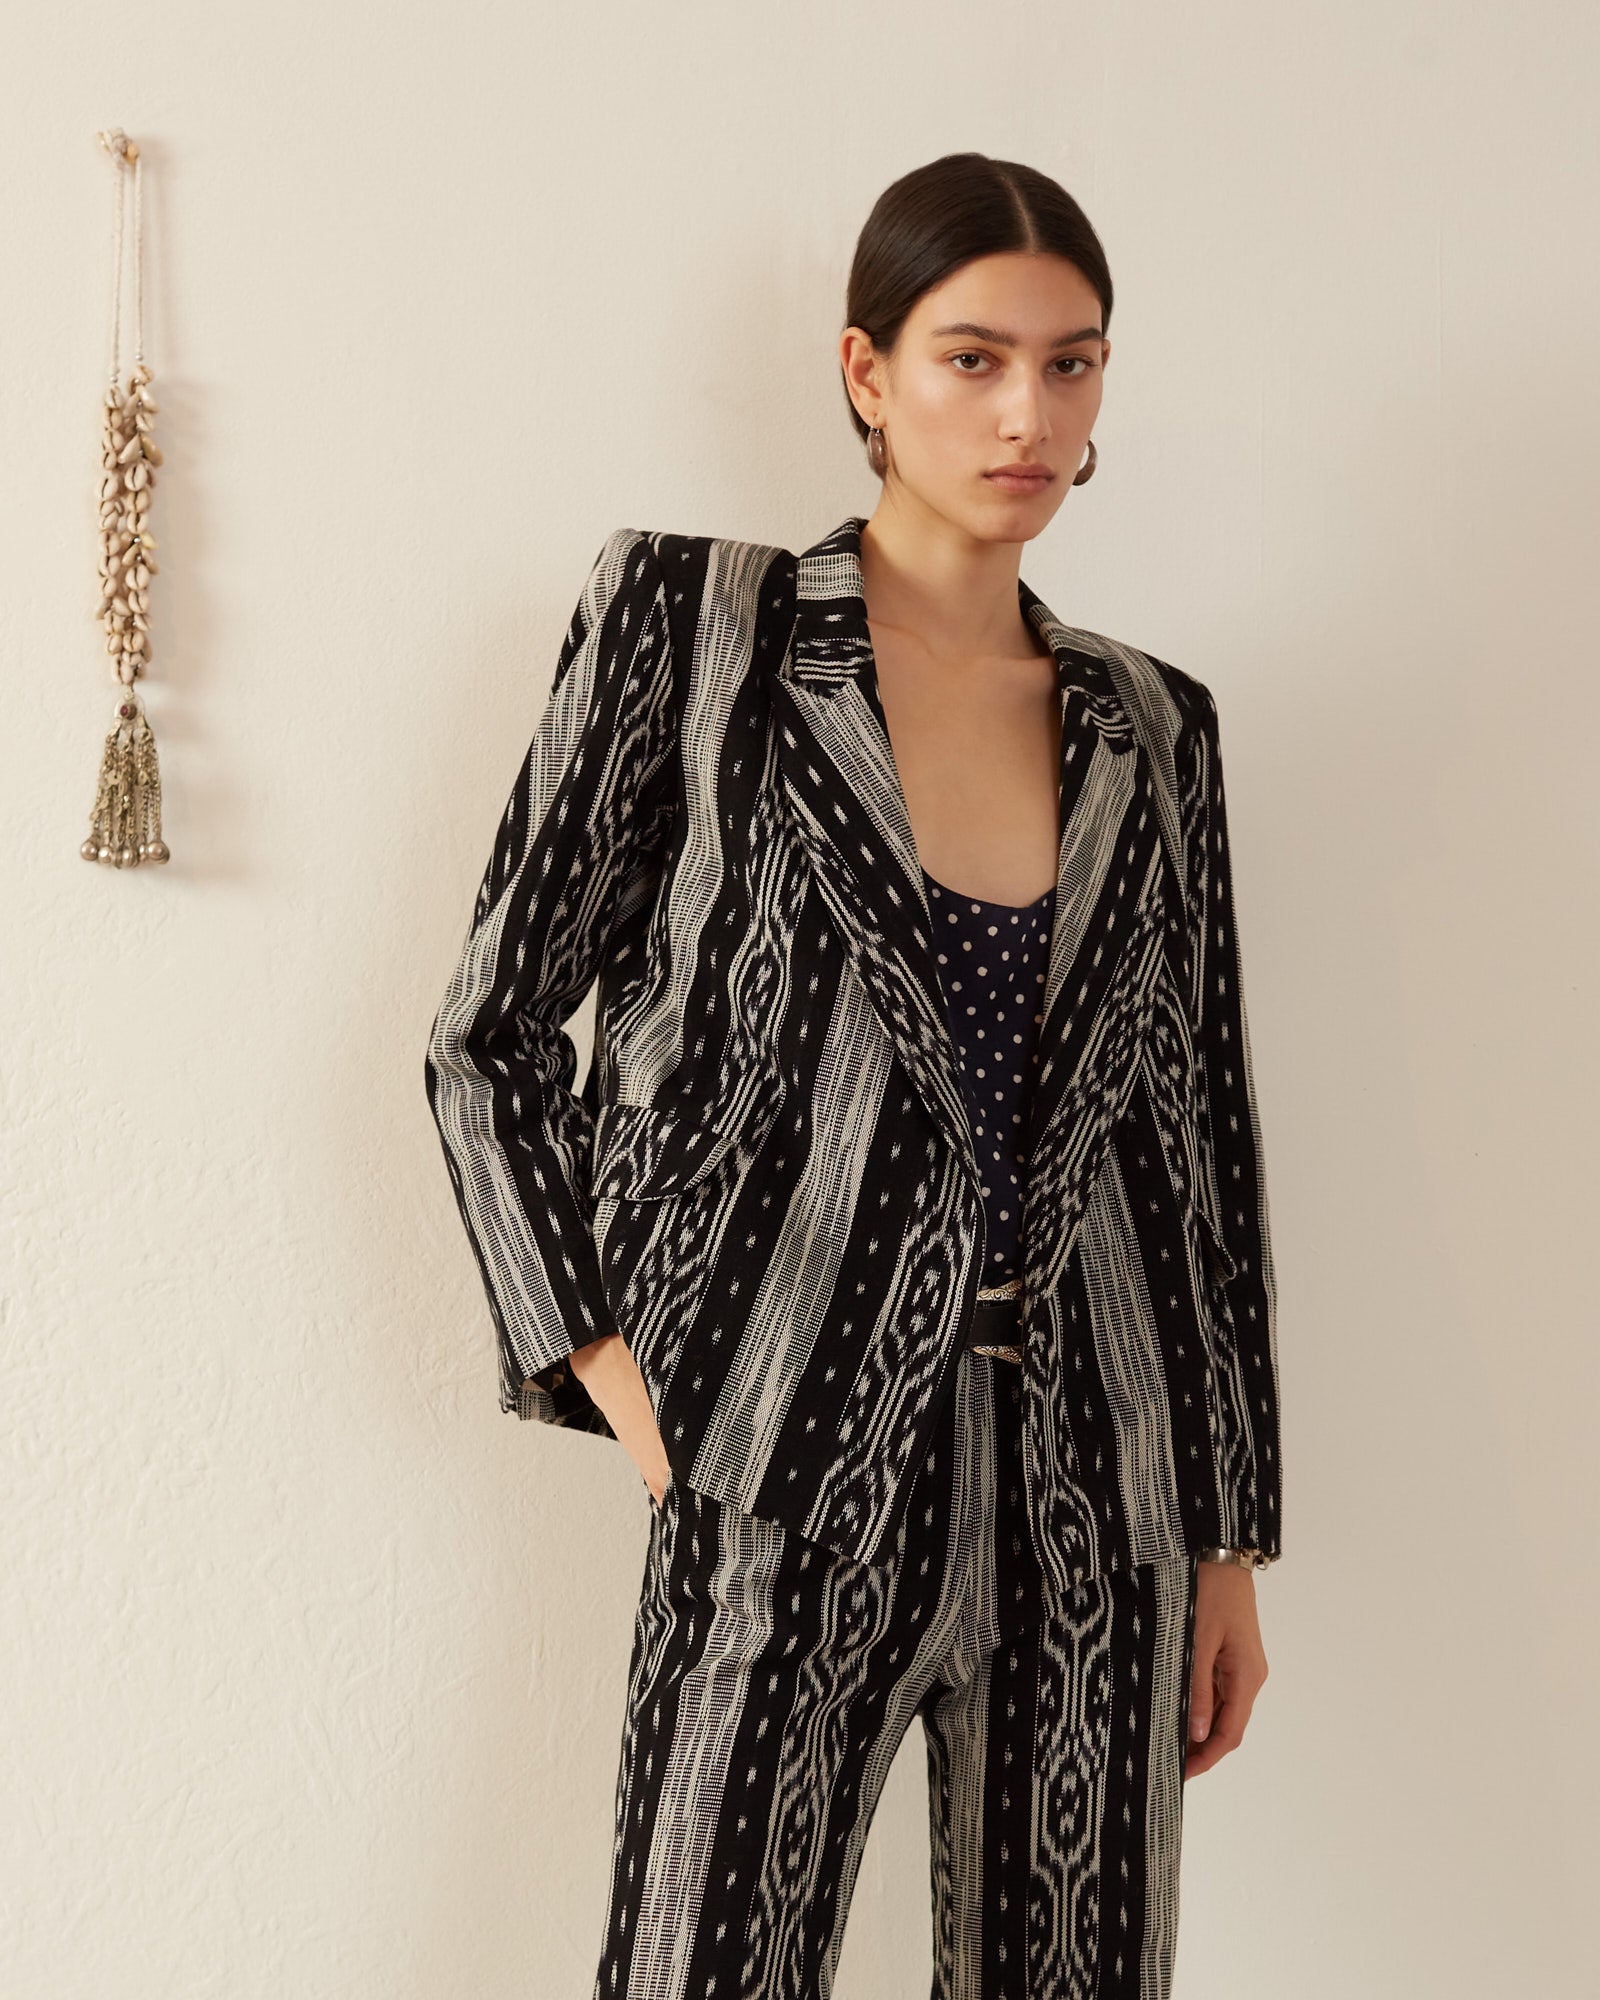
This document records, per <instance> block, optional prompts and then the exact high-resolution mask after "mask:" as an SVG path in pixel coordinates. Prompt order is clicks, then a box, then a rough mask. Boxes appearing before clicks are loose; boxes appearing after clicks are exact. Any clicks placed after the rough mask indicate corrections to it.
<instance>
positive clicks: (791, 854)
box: [426, 516, 1282, 1586]
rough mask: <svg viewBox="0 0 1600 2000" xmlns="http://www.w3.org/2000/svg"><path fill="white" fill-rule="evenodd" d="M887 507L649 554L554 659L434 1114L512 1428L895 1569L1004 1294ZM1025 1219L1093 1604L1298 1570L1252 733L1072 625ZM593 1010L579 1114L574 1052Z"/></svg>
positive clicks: (659, 545) (1052, 1469)
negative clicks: (1199, 1561) (1252, 1560)
mask: <svg viewBox="0 0 1600 2000" xmlns="http://www.w3.org/2000/svg"><path fill="white" fill-rule="evenodd" d="M863 523H864V517H861V516H851V517H849V518H848V519H846V520H845V521H843V522H842V523H841V524H840V525H839V526H838V527H837V528H835V529H834V530H833V531H832V532H831V533H830V534H828V535H826V536H825V537H824V538H823V539H822V540H821V541H819V542H817V543H816V544H814V545H813V546H812V547H811V548H809V549H807V550H805V551H804V552H803V553H802V554H800V555H798V556H796V555H794V554H792V553H791V552H790V551H788V550H787V549H781V548H774V547H769V546H766V545H764V544H760V543H755V542H745V541H735V540H728V539H723V538H720V537H713V536H704V535H680V534H671V533H666V532H657V531H644V530H638V529H632V528H618V529H617V530H616V531H615V532H614V533H613V534H612V535H610V536H609V537H608V539H607V541H606V543H605V545H604V547H603V548H602V549H601V551H600V554H599V557H598V559H597V561H596V562H595V565H594V568H593V571H592V573H591V574H590V576H589V579H588V581H587V583H586V584H585V585H584V589H583V594H582V597H581V599H580V600H579V603H578V605H577V608H576V610H575V611H574V613H573V617H572V622H571V625H570V627H569V628H568V631H567V635H566V638H565V641H564V642H563V645H562V648H561V653H560V658H559V661H558V664H557V669H556V679H555V685H554V688H553V690H552V692H551V695H550V697H549V700H548V703H547V705H546V707H545V709H544V713H543V716H542V718H541V720H540V721H539V724H538V727H537V729H536V731H535V733H534V736H533V741H532V744H531V746H530V747H529V749H528V752H527V755H526V757H525V759H524V761H523V764H522V767H521V771H520V773H519V775H518V777H517V780H516V783H515V786H514V788H513V790H512V793H511V797H510V800H509V802H508V804H507V806H506V809H505V813H504V816H503V817H502V819H501V821H500V825H499V830H498V833H497V835H496V838H495V842H494V847H493V852H492V853H491V855H490V857H489V863H488V867H487V870H486V871H485V874H484V877H483V881H482V885H481V887H480V889H479V891H478V896H477V902H476V907H475V909H474V911H473V915H472V920H471V925H470V928H469V932H468V935H467V938H466V942H465V946H464V949H463V950H462V953H461V956H460V960H459V963H458V964H457V966H456V968H455V970H454V972H453V974H452V975H451V977H450V981H449V984H448V987H447V988H446V991H445V994H444V998H443V1001H442V1003H441V1005H440V1007H439V1009H438V1013H437V1016H436V1018H435V1020H434V1022H433V1026H432V1029H431V1032H430V1035H429V1040H428V1046H427V1058H426V1079H427V1090H428V1096H429V1100H430V1103H431V1106H432V1110H433V1114H434V1118H435V1122H436V1124H437V1127H438V1131H439V1134H440V1138H441V1141H442V1144H443V1148H444V1155H445V1161H446V1164H447V1166H448V1169H449V1173H450V1178H451V1182H452V1185H453V1187H454V1190H455V1195H456V1199H457V1202H458V1204H459V1207H460V1211H461V1216H462V1219H463V1221H464V1223H465V1225H466V1230H467V1234H468V1237H469V1238H470V1241H471V1244H472V1247H473V1250H474V1253H475V1255H476V1258H477V1262H478V1266H479V1269H480V1272H481V1275H482V1279H483V1283H484V1286H485V1289H486V1291H487V1294H488V1300H489V1306H490V1310H491V1313H492V1316H493V1319H494V1323H495V1327H496V1331H497V1337H498V1350H499V1361H500V1405H501V1408H502V1409H503V1410H504V1411H507V1412H514V1413H515V1414H516V1415H517V1416H519V1417H522V1418H532V1419H538V1420H539V1421H541V1422H544V1423H549V1424H561V1425H566V1426H568V1427H570V1428H573V1429H577V1430H582V1431H588V1432H592V1433H595V1434H598V1435H600V1436H605V1437H610V1436H612V1435H613V1433H612V1431H611V1428H610V1426H609V1425H608V1424H607V1422H606V1420H605V1418H604V1416H603V1414H602V1413H601V1411H600V1410H599V1408H598V1407H597V1406H596V1405H595V1404H594V1403H592V1402H591V1401H590V1399H589V1397H588V1396H587V1394H586V1392H585V1391H584V1389H583V1387H582V1386H581V1384H580V1383H579V1382H578V1380H577V1378H576V1376H574V1374H573V1373H572V1371H571V1368H570V1366H569V1365H568V1361H567V1357H568V1356H569V1355H570V1353H571V1351H572V1350H573V1349H574V1348H575V1347H578V1346H580V1345H582V1344H584V1343H585V1342H587V1341H590V1340H594V1339H596V1338H598V1337H600V1336H601V1335H603V1334H607V1333H612V1332H620V1333H621V1334H622V1335H623V1337H624V1339H625V1340H626V1342H627V1345H628V1348H629V1350H630V1352H631V1353H632V1355H633V1357H634V1359H635V1361H636V1362H637V1364H638V1366H639V1369H640V1372H641V1374H642V1375H643V1377H644V1380H645V1383H646V1386H647V1387H648V1390H649V1393H650V1397H651V1401H652V1405H653V1408H654V1410H655V1414H656V1418H657V1421H658V1423H659V1425H660V1428H661V1433H662V1437H663V1439H664V1441H665V1444H666V1448H667V1457H668V1461H669V1463H670V1465H671V1468H672V1474H673V1477H674V1478H675V1479H676V1480H677V1481H678V1482H679V1483H681V1484H683V1485H687V1486H691V1487H694V1488H696V1489H698V1490H700V1491H702V1492H704V1493H707V1494H710V1495H713V1496H715V1497H716V1498H718V1499H721V1500H727V1501H731V1502H732V1503H734V1504H735V1505H736V1506H738V1507H739V1508H741V1509H743V1510H745V1511H747V1512H749V1513H752V1514H755V1515H759V1516H764V1517H766V1518H768V1519H770V1520H773V1521H776V1522H778V1523H779V1524H780V1525H782V1526H783V1527H785V1528H787V1529H791V1530H793V1531H796V1532H798V1533H799V1534H800V1535H802V1536H804V1537H808V1538H811V1539H814V1540H816V1541H818V1542H820V1543H822V1544H824V1545H826V1546H827V1547H828V1548H830V1549H833V1550H835V1551H837V1552H839V1553H841V1554H843V1555H846V1556H848V1557H851V1558H853V1559H856V1560H859V1561H861V1562H864V1563H871V1562H873V1561H874V1560H878V1561H886V1560H887V1559H888V1555H889V1553H890V1551H891V1550H892V1547H893V1542H894V1536H895V1531H896V1527H897V1524H898V1521H899V1517H900V1512H901V1509H902V1505H903V1503H904V1501H905V1498H906V1495H907V1491H908V1488H909V1485H910V1482H911V1479H912V1477H913V1475H914V1473H915V1472H916V1469H917V1467H918V1466H919V1464H920V1463H921V1461H922V1459H923V1457H924V1455H925V1453H926V1449H927V1444H928V1440H929V1435H930V1432H931V1431H932V1429H933V1426H934V1424H935V1422H936V1420H937V1418H938V1416H939V1414H940V1410H941V1407H942V1405H943V1403H944V1400H945V1398H946V1396H947V1395H948V1394H949V1393H950V1390H951V1388H952V1386H953V1382H954V1376H955V1370H956V1366H957V1363H958V1361H959V1360H960V1358H961V1353H962V1348H963V1345H964V1342H965V1339H966V1337H967V1332H968V1326H969V1320H970V1316H971V1314H972V1311H973V1307H974V1300H975V1296H976V1292H977V1288H978V1286H979V1284H980V1282H981V1281H982V1273H983V1270H984V1261H985V1242H984V1236H985V1220H984V1204H983V1197H982V1192H981V1189H982V1182H981V1179H980V1169H979V1163H978V1158H977V1155H976V1152H975V1148H974V1141H973V1134H972V1131H971V1128H970V1125H969V1122H968V1117H967V1112H966V1109H965V1104H964V1100H963V1095H962V1090H961V1084H960V1076H959V1067H958V1065H959V1057H958V1055H957V1052H956V1049H955V1046H954V1044H953V1042H952V1039H951V1036H950V1033H949V1029H948V1026H947V1023H946V1019H945V1016H944V1012H943V1008H942V1004H941V989H940V985H939V972H938V966H937V959H936V955H935V946H934V943H933V938H932V926H931V922H930V918H929V913H928V905H927V901H926V896H925V892H924V889H923V885H922V876H921V863H920V860H919V857H918V854H917V851H916V847H915V843H914V841H913V837H912V829H911V824H910V820H909V817H908V815H907V810H906V804H905V798H904V794H903V792H902V789H901V785H900V781H899V778H898V775H897V772H896V768H895V763H894V757H893V752H892V750H891V747H890V742H889V736H888V730H887V725H886V723H885V719H884V712H883V708H882V705H881V701H880V697H879V690H878V685H877V677H876V669H875V666H874V661H873V653H872V647H871V643H870V639H869V635H868V628H867V621H866V605H865V599H864V596H863V590H862V574H861V561H860V550H861V542H860V534H861V528H862V526H863ZM1018 592H1019V598H1020V603H1021V607H1022V609H1023V611H1024V613H1025V614H1026V616H1028V617H1029V618H1030V619H1031V620H1032V621H1033V623H1034V624H1035V626H1037V628H1038V630H1039V631H1040V632H1041V633H1042V634H1043V636H1044V638H1045V639H1046V641H1047V642H1048V644H1049V646H1050V647H1051V649H1052V651H1053V652H1054V654H1055V657H1056V661H1057V665H1058V669H1059V675H1060V693H1061V720H1062V729H1061V839H1060V865H1059V870H1058V876H1057V888H1056V897H1055V903H1054V906H1053V931H1052V937H1051V944H1050V956H1049V967H1048V973H1047V979H1046V986H1045V997H1044V1019H1043V1024H1042V1026H1041V1029H1040V1036H1041V1048H1040V1060H1039V1067H1038V1069H1037V1071H1036V1072H1035V1077H1036V1081H1035V1085H1034V1091H1033V1098H1032V1104H1031V1122H1030V1125H1029V1129H1028V1139H1027V1153H1026V1162H1025V1186H1024V1191H1023V1210H1022V1217H1023V1221H1022V1248H1021V1253H1020V1255H1021V1265H1020V1270H1021V1275H1022V1278H1023V1283H1024V1328H1025V1342H1024V1346H1025V1360H1024V1364H1023V1371H1022V1382H1023V1388H1024V1408H1025V1455H1024V1465H1025V1476H1026V1484H1027V1493H1026V1501H1027V1510H1028V1518H1029V1521H1030V1524H1031V1528H1032V1532H1033V1535H1034V1538H1035V1540H1036V1543H1037V1548H1038V1554H1039V1558H1040V1561H1041V1562H1042V1564H1043V1565H1044V1567H1045V1570H1046V1573H1047V1575H1050V1576H1051V1577H1053V1579H1054V1580H1055V1581H1056V1582H1057V1583H1058V1584H1059V1585H1062V1586H1066V1585H1068V1584H1071V1583H1074V1582H1079V1581H1082V1580H1085V1579H1087V1578H1088V1577H1091V1576H1094V1575H1096V1574H1099V1573H1102V1572H1105V1571H1109V1570H1117V1569H1124V1568H1127V1567H1129V1566H1131V1565H1135V1564H1139V1563H1143V1562H1149V1561H1153V1560H1156V1559H1158V1558H1164V1557H1168V1556H1173V1555H1177V1554H1180V1553H1183V1552H1186V1551H1187V1552H1192V1551H1195V1550H1198V1549H1199V1548H1201V1547H1204V1546H1207V1545H1215V1544H1228V1545H1235V1546H1247V1547H1255V1548H1258V1549H1260V1550H1261V1551H1262V1552H1263V1553H1264V1554H1265V1555H1267V1556H1268V1557H1269V1558H1276V1557H1277V1556H1278V1555H1279V1554H1280V1553H1281V1548H1280V1539H1279V1538H1280V1532H1281V1512H1282V1508H1281V1489H1280V1477H1281V1474H1280V1465H1279V1434H1278V1433H1279V1425H1278V1381H1277V1351H1276V1330H1275V1311H1276V1301H1275V1287H1274V1277H1273V1264H1272V1254H1271V1248H1270V1245H1269V1242H1268V1221H1267V1191H1266V1182H1265V1176H1264V1167H1263V1159H1262V1149H1261V1134H1260V1129H1259V1123H1258V1118H1257V1110H1256V1102H1255V1095H1254V1086H1253V1082H1252V1076H1251V1063H1250V1051H1249V1045H1248V1043H1247V1040H1246V1027H1245V1008H1244V993H1243V988H1242V985H1241V979H1240V953H1239V941H1238V935H1237V930H1236V927H1235V921H1234V907H1233V897H1232V882H1231V871H1230V867H1229V853H1228V838H1227V819H1226V812H1225V807H1224V801H1223V786H1222V764H1221V759H1220V756H1219V752H1218V737H1217V714H1216V708H1215V704H1214V702H1213V700H1212V697H1211V694H1210V692H1209V691H1208V689H1207V688H1206V687H1204V686H1203V685H1202V684H1201V683H1200V682H1199V681H1197V680H1195V679H1193V678H1192V677H1191V676H1189V675H1187V674H1185V673H1182V672H1180V671H1179V670H1178V669H1176V668H1174V667H1172V666H1169V665H1168V664H1167V663H1166V662H1165V661H1163V660H1159V659H1156V658H1154V657H1153V656H1151V655H1150V654H1147V653H1143V652H1140V651H1139V650H1137V649H1136V648H1135V647H1132V646H1129V645H1124V644H1120V643H1118V642H1117V641H1115V640H1112V639H1107V638H1104V637H1102V636H1101V635H1099V634H1098V633H1094V632H1088V631H1082V630H1078V629H1076V628H1073V627H1069V626H1066V625H1063V624H1062V623H1061V622H1060V620H1059V619H1057V618H1056V617H1055V615H1054V614H1053V613H1052V612H1051V611H1050V609H1049V607H1048V606H1047V605H1046V604H1045V603H1044V602H1043V601H1042V599H1041V598H1040V597H1039V596H1038V595H1037V593H1036V592H1034V591H1033V590H1032V589H1031V588H1030V587H1029V586H1028V584H1027V583H1026V582H1024V581H1020V580H1019V584H1018ZM591 988H594V989H595V1026H594V1044H593V1057H592V1060H591V1062H590V1064H589V1067H588V1072H587V1075H586V1078H585V1081H584V1083H583V1086H582V1088H581V1090H579V1089H576V1088H575V1087H574V1086H575V1083H576V1075H577V1060H576V1049H575V1045H574V1043H573V1041H572V1040H571V1038H570V1037H569V1036H568V1035H567V1033H566V1032H565V1029H564V1026H563V1024H564V1023H565V1022H566V1021H567V1020H568V1019H569V1018H570V1017H571V1016H572V1014H573V1013H574V1012H575V1011H576V1009H577V1008H578V1006H579V1005H580V1003H581V1002H582V1001H583V999H584V998H585V996H586V995H587V994H588V992H589V991H590V989H591Z"/></svg>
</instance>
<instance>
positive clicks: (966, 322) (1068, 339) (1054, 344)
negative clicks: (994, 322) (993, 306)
mask: <svg viewBox="0 0 1600 2000" xmlns="http://www.w3.org/2000/svg"><path fill="white" fill-rule="evenodd" d="M948 333H964V334H968V335H970V337H971V338H972V339H974V340H987V341H991V342H992V343H993V344H994V345H995V346H996V347H1020V346H1021V345H1022V336H1021V335H1020V334H1016V333H1007V332H1006V330H1005V329H1004V328H1003V327H997V326H980V325H979V324H978V322H977V321H976V320H972V319H953V320H950V321H948V322H947V323H946V324H945V325H944V326H936V327H935V328H934V329H933V332H932V333H931V334H930V336H929V338H930V339H932V340H940V339H942V338H943V337H944V336H945V335H946V334H948ZM1103 338H1104V335H1103V334H1102V333H1101V331H1100V329H1099V327H1097V326H1080V327H1079V328H1078V331H1077V332H1076V333H1063V334H1061V335H1059V336H1058V337H1057V338H1056V339H1055V340H1052V341H1051V343H1050V348H1051V351H1052V352H1053V351H1054V350H1055V349H1056V348H1058V347H1076V346H1077V345H1078V343H1079V342H1080V341H1084V340H1101V339H1103Z"/></svg>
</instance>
